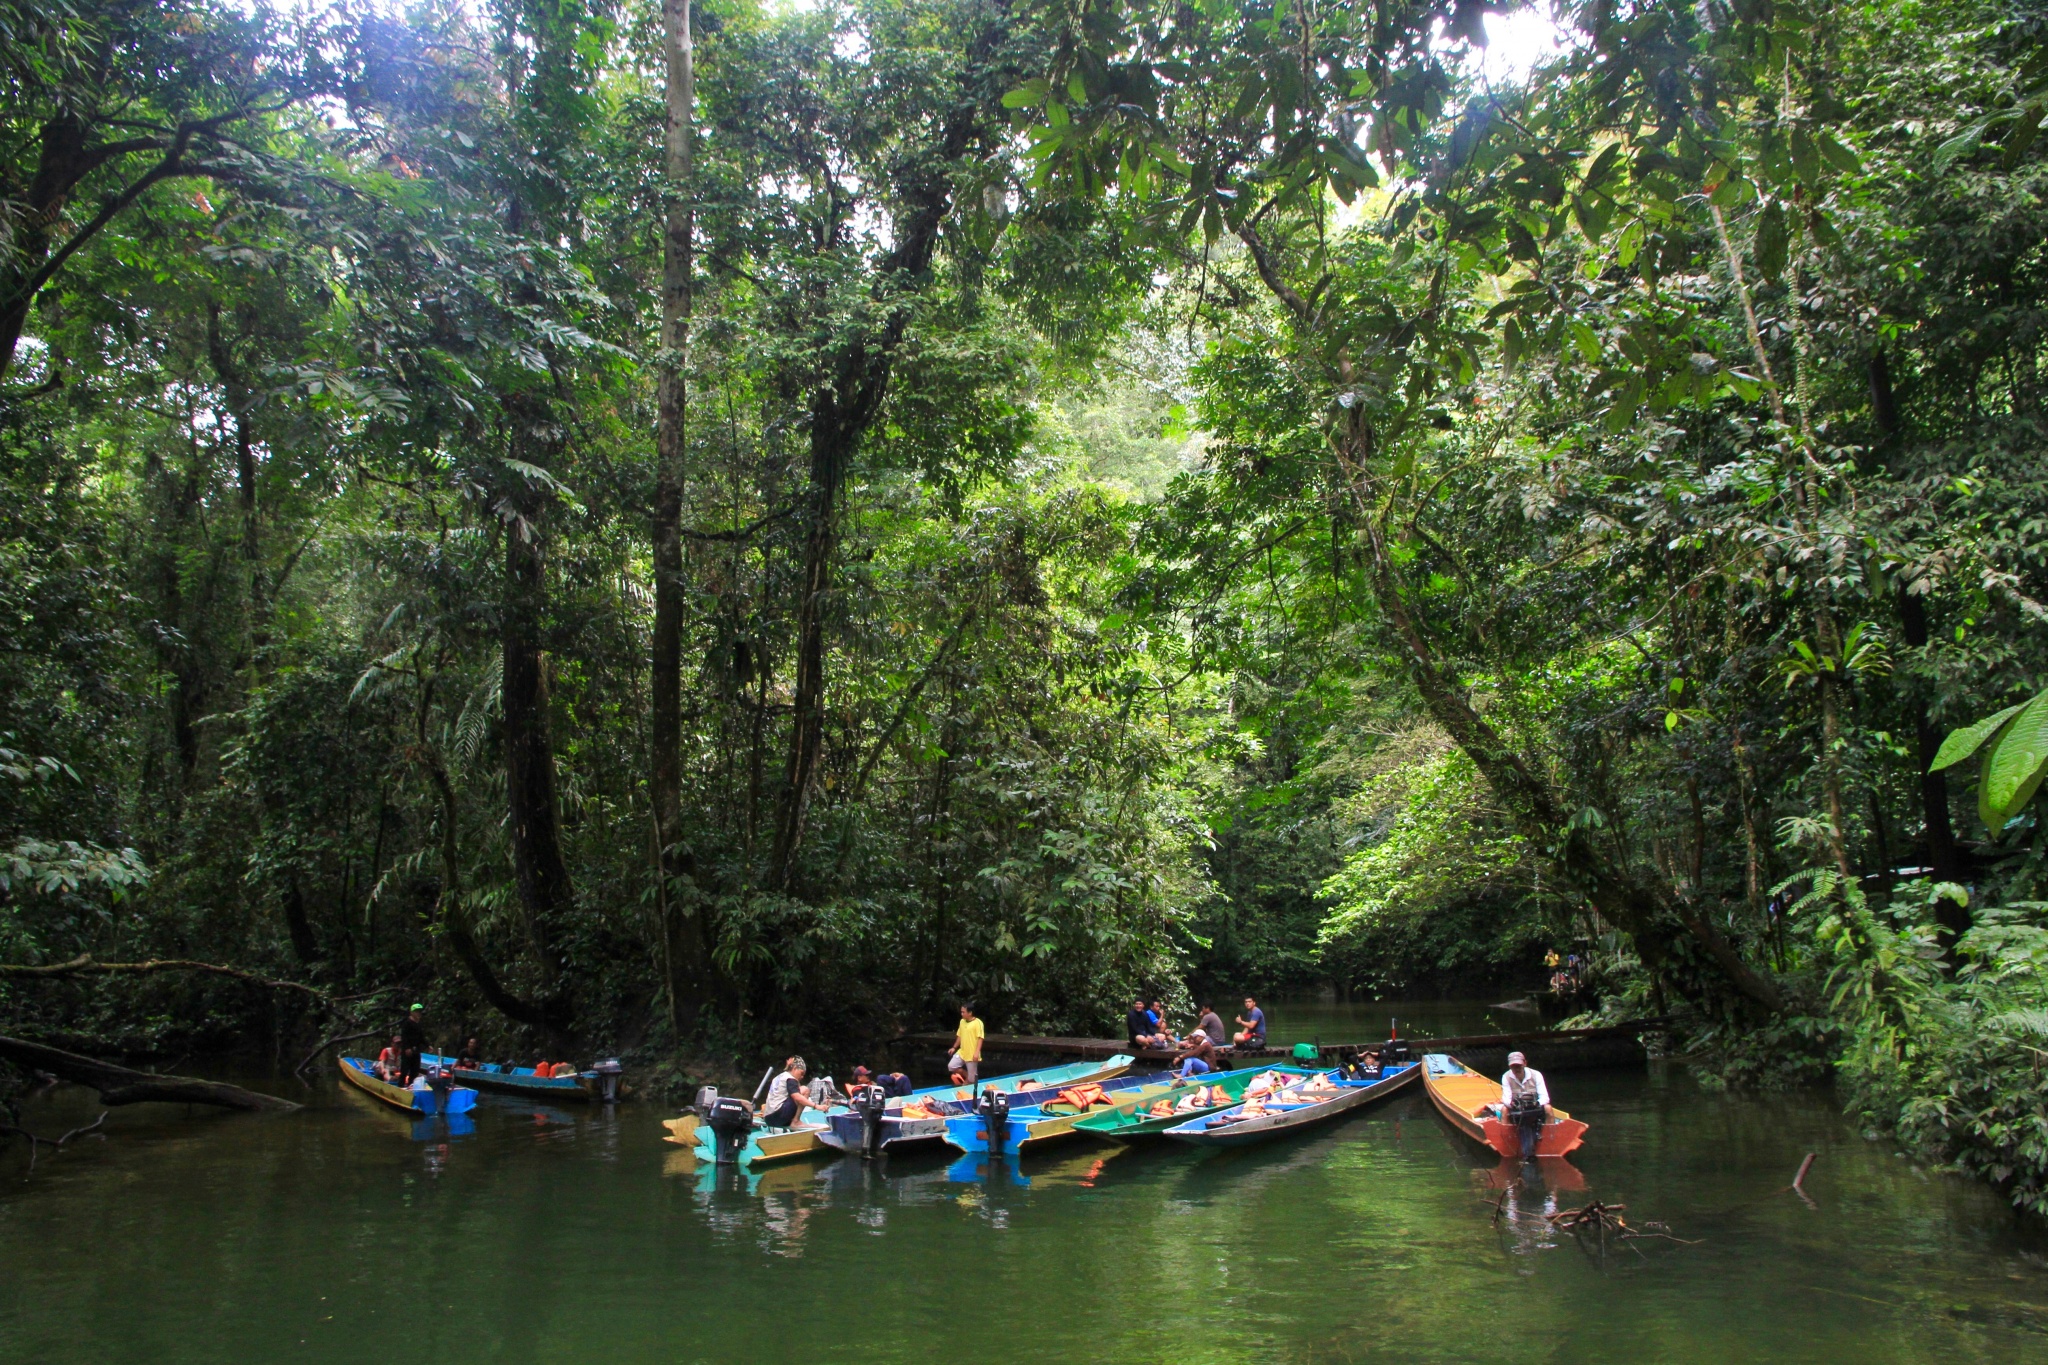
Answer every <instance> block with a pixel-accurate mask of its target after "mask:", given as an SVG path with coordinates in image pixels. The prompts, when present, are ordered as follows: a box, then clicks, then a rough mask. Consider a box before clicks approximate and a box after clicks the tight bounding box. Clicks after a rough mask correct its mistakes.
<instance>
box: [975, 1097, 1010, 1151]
mask: <svg viewBox="0 0 2048 1365" xmlns="http://www.w3.org/2000/svg"><path fill="white" fill-rule="evenodd" d="M974 1110H975V1112H976V1113H978V1114H980V1115H981V1123H982V1129H983V1131H984V1132H986V1133H987V1134H988V1149H989V1151H991V1152H998V1153H999V1152H1001V1151H1002V1150H1003V1143H1004V1141H1005V1140H1006V1139H1008V1137H1009V1136H1010V1097H1009V1096H1008V1095H1005V1094H1004V1093H1003V1092H1002V1091H1000V1090H984V1091H982V1092H981V1098H980V1099H979V1100H977V1101H975V1104H974Z"/></svg>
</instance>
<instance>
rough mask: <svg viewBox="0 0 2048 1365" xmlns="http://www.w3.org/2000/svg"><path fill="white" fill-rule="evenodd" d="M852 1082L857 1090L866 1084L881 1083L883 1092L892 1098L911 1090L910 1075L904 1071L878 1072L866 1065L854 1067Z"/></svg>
mask: <svg viewBox="0 0 2048 1365" xmlns="http://www.w3.org/2000/svg"><path fill="white" fill-rule="evenodd" d="M852 1084H853V1088H854V1089H856V1090H858V1089H859V1088H860V1087H862V1086H864V1085H879V1086H881V1087H882V1093H883V1094H884V1095H887V1096H888V1097H889V1098H891V1099H894V1098H896V1097H897V1096H898V1095H908V1094H909V1093H910V1090H911V1085H910V1077H908V1076H906V1075H904V1074H903V1073H902V1072H900V1071H883V1072H880V1073H877V1072H873V1071H870V1070H868V1069H867V1068H866V1067H864V1066H857V1067H855V1068H854V1069H853V1082H852Z"/></svg>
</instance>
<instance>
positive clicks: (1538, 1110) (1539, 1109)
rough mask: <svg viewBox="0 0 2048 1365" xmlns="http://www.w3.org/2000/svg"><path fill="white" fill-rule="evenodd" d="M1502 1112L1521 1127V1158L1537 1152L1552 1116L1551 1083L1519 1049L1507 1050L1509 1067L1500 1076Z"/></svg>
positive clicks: (1523, 1158) (1507, 1118) (1516, 1125)
mask: <svg viewBox="0 0 2048 1365" xmlns="http://www.w3.org/2000/svg"><path fill="white" fill-rule="evenodd" d="M1500 1116H1501V1117H1502V1118H1503V1119H1506V1120H1507V1121H1508V1122H1509V1123H1512V1124H1514V1125H1515V1127H1516V1128H1518V1129H1520V1130H1521V1135H1522V1160H1524V1161H1527V1160H1529V1158H1531V1157H1533V1156H1535V1155H1536V1144H1537V1143H1538V1142H1540V1141H1541V1140H1542V1138H1543V1123H1544V1120H1546V1119H1548V1118H1549V1117H1550V1087H1549V1086H1547V1085H1545V1084H1544V1083H1543V1073H1542V1072H1540V1071H1538V1070H1537V1069H1536V1068H1535V1067H1533V1066H1530V1065H1529V1059H1528V1058H1527V1057H1524V1056H1523V1055H1522V1054H1521V1053H1519V1052H1510V1053H1509V1054H1508V1069H1507V1070H1506V1071H1505V1072H1504V1073H1502V1075H1501V1078H1500Z"/></svg>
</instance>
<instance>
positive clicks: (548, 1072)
mask: <svg viewBox="0 0 2048 1365" xmlns="http://www.w3.org/2000/svg"><path fill="white" fill-rule="evenodd" d="M533 1074H534V1078H535V1079H536V1080H543V1081H544V1080H546V1079H547V1078H548V1077H550V1076H552V1075H554V1074H555V1064H554V1063H553V1062H551V1061H549V1060H548V1059H547V1054H546V1053H542V1054H541V1055H540V1056H538V1057H536V1058H534V1059H533Z"/></svg>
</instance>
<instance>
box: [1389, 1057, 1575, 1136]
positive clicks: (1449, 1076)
mask: <svg viewBox="0 0 2048 1365" xmlns="http://www.w3.org/2000/svg"><path fill="white" fill-rule="evenodd" d="M1422 1085H1423V1089H1425V1090H1426V1091H1428V1092H1429V1100H1430V1103H1432V1104H1434V1105H1435V1106H1436V1108H1437V1112H1438V1113H1440V1114H1442V1115H1443V1116H1444V1117H1445V1118H1447V1119H1449V1120H1450V1122H1451V1126H1452V1127H1453V1128H1456V1129H1457V1130H1458V1131H1459V1132H1461V1133H1463V1134H1464V1135H1465V1136H1466V1137H1468V1138H1471V1139H1472V1140H1473V1141H1474V1142H1477V1143H1481V1144H1483V1145H1484V1146H1487V1147H1491V1148H1493V1150H1494V1151H1496V1152H1499V1153H1500V1154H1501V1155H1502V1156H1505V1157H1517V1158H1519V1157H1520V1156H1521V1155H1522V1135H1521V1133H1520V1132H1518V1131H1517V1130H1516V1128H1515V1126H1514V1125H1513V1124H1512V1123H1509V1122H1507V1121H1506V1120H1504V1119H1502V1118H1501V1117H1500V1082H1499V1081H1495V1080H1490V1079H1488V1078H1487V1077H1485V1076H1482V1075H1480V1074H1479V1073H1478V1072H1476V1071H1474V1070H1473V1069H1472V1068H1471V1067H1469V1066H1466V1065H1465V1064H1464V1063H1463V1062H1461V1061H1459V1060H1458V1059H1457V1058H1456V1057H1453V1056H1451V1055H1450V1054H1449V1053H1444V1052H1432V1053H1430V1054H1428V1055H1427V1056H1425V1057H1424V1058H1423V1059H1422ZM1585 1138H1586V1125H1585V1124H1584V1123H1581V1122H1580V1121H1579V1120H1578V1119H1575V1118H1573V1117H1572V1116H1571V1115H1570V1114H1567V1113H1566V1112H1565V1111H1564V1110H1562V1109H1559V1108H1558V1107H1557V1106H1556V1105H1552V1106H1551V1107H1550V1117H1549V1119H1548V1120H1547V1121H1545V1123H1544V1125H1543V1133H1542V1136H1541V1137H1539V1138H1538V1139H1537V1142H1536V1155H1537V1156H1539V1157H1546V1156H1565V1155H1567V1154H1569V1153H1571V1152H1573V1151H1576V1150H1577V1149H1578V1147H1579V1144H1580V1143H1581V1142H1583V1141H1585Z"/></svg>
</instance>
